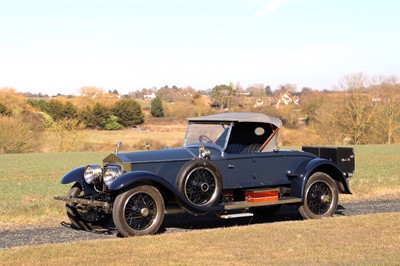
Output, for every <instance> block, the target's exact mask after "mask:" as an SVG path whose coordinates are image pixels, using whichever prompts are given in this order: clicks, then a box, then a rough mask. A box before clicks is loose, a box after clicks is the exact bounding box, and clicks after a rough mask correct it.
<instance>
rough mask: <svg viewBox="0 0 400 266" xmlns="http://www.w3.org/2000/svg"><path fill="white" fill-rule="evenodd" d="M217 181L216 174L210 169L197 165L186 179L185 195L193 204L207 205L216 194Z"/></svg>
mask: <svg viewBox="0 0 400 266" xmlns="http://www.w3.org/2000/svg"><path fill="white" fill-rule="evenodd" d="M216 181H217V180H216V178H215V176H214V174H213V173H212V172H211V171H210V170H209V169H207V168H203V167H197V168H195V169H193V170H192V171H191V172H190V173H189V175H188V177H187V179H186V182H185V184H184V187H185V196H186V197H187V198H188V199H189V200H190V202H192V203H193V204H196V205H199V206H202V205H205V204H207V203H208V202H209V201H210V200H211V199H212V198H213V197H214V196H215V189H216V186H217V184H216Z"/></svg>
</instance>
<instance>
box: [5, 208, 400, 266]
mask: <svg viewBox="0 0 400 266" xmlns="http://www.w3.org/2000/svg"><path fill="white" fill-rule="evenodd" d="M399 219H400V213H388V214H374V215H363V216H353V217H340V218H328V219H322V220H307V221H297V222H293V221H292V222H278V223H269V224H261V225H251V226H243V227H231V228H223V229H212V230H199V231H192V232H183V233H177V234H164V235H156V236H145V237H133V238H125V239H116V240H104V241H90V242H83V243H65V244H55V245H43V246H31V247H17V248H11V249H6V250H0V257H2V258H3V259H2V261H1V263H0V264H2V265H9V264H14V265H15V264H23V265H42V264H45V265H61V264H63V265H65V264H66V265H73V264H80V265H87V264H90V265H95V264H99V265H109V264H110V265H126V264H134V265H253V264H262V265H265V264H269V265H271V264H272V265H276V264H280V265H282V264H283V265H288V264H290V265H309V264H352V265H353V264H355V265H365V264H381V265H382V264H392V265H393V264H397V263H398V262H399V261H400V233H399V232H400V223H399V222H398V221H399Z"/></svg>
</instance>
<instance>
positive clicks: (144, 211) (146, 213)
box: [140, 208, 149, 217]
mask: <svg viewBox="0 0 400 266" xmlns="http://www.w3.org/2000/svg"><path fill="white" fill-rule="evenodd" d="M140 214H141V215H142V216H143V217H147V216H148V215H149V209H147V208H143V209H141V210H140Z"/></svg>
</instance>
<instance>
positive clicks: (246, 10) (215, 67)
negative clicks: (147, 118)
mask: <svg viewBox="0 0 400 266" xmlns="http://www.w3.org/2000/svg"><path fill="white" fill-rule="evenodd" d="M399 14H400V1H397V0H379V1H378V0H164V1H162V0H34V1H32V0H0V88H1V87H12V88H15V89H16V90H17V91H20V92H32V93H39V92H40V93H44V94H49V95H55V94H57V93H62V94H78V93H79V89H80V88H81V87H83V86H96V87H99V88H103V89H104V90H105V91H108V90H112V91H113V90H118V91H119V92H120V93H128V92H131V91H135V90H141V89H143V88H154V87H156V88H160V87H162V86H165V85H168V86H170V87H172V86H173V85H175V86H178V87H187V86H191V87H192V88H195V89H198V90H204V89H210V88H212V87H214V86H216V85H220V84H226V85H228V84H229V83H231V82H232V83H234V84H237V83H240V84H241V86H242V87H243V88H244V89H246V88H247V87H248V86H251V85H253V84H260V83H262V84H264V85H270V86H271V88H272V89H273V90H274V89H277V88H278V87H279V86H280V85H282V84H287V83H290V84H295V85H296V86H297V88H298V89H299V90H300V89H301V88H303V87H309V88H313V89H333V88H335V87H336V86H338V84H339V82H340V81H341V80H342V79H343V78H344V76H346V75H352V74H354V73H359V72H363V73H365V74H367V75H368V76H389V75H395V76H399V75H400V51H399V50H400V34H399V32H400V22H399V19H398V16H399Z"/></svg>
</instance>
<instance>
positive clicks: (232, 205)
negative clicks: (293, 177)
mask: <svg viewBox="0 0 400 266" xmlns="http://www.w3.org/2000/svg"><path fill="white" fill-rule="evenodd" d="M299 202H301V198H293V197H286V198H281V199H279V200H277V201H265V202H248V201H235V202H225V203H222V204H221V206H223V208H224V210H226V211H230V210H240V209H246V208H251V207H261V206H273V205H280V204H290V203H299Z"/></svg>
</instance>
